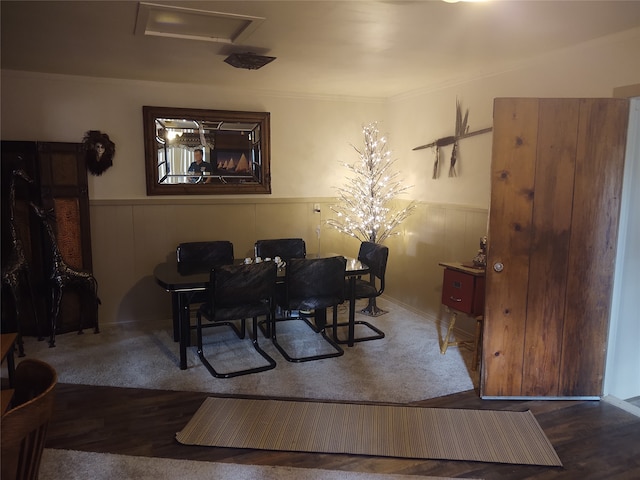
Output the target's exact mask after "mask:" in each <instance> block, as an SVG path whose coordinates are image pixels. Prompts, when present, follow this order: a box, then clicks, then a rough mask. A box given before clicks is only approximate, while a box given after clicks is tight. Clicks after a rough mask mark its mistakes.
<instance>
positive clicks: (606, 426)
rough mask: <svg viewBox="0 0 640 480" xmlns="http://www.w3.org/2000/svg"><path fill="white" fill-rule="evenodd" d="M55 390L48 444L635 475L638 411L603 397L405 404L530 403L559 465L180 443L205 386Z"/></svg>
mask: <svg viewBox="0 0 640 480" xmlns="http://www.w3.org/2000/svg"><path fill="white" fill-rule="evenodd" d="M56 395H57V397H56V410H55V412H54V416H53V420H52V422H51V425H50V427H49V432H48V435H47V444H46V446H47V447H48V448H63V449H73V450H83V451H89V452H109V453H119V454H125V455H139V456H150V457H165V458H174V459H191V460H201V461H215V462H229V463H239V464H251V465H281V466H292V467H299V468H322V469H329V470H343V471H356V472H374V473H387V474H404V475H433V476H449V477H459V478H482V479H486V480H493V479H495V480H498V479H500V480H515V479H554V480H556V479H608V480H610V479H625V480H626V479H629V480H630V479H638V478H640V418H638V417H636V416H634V415H631V414H630V413H627V412H625V411H623V410H621V409H619V408H617V407H614V406H613V405H610V404H607V403H605V402H587V401H545V402H543V401H497V400H492V401H487V400H485V401H483V400H481V399H480V398H479V397H478V395H477V393H476V392H473V391H469V392H464V393H459V394H455V395H450V396H447V397H440V398H435V399H430V400H424V401H421V402H416V403H413V404H412V405H419V406H424V407H446V408H475V409H493V410H517V411H523V410H527V409H530V410H531V411H532V412H533V413H534V415H535V416H536V418H537V420H538V422H539V423H540V425H541V426H542V428H543V430H544V431H545V433H546V434H547V436H548V438H549V440H550V441H551V443H552V444H553V446H554V447H555V448H556V451H557V453H558V455H559V457H560V459H561V460H562V462H563V464H564V467H562V468H558V467H537V466H518V465H501V464H489V463H479V462H454V461H437V460H410V459H398V458H378V457H367V456H357V455H341V454H310V453H291V452H268V451H259V450H241V449H230V448H210V447H193V446H184V445H181V444H179V443H178V442H177V441H176V440H175V433H176V432H178V431H179V430H181V429H182V428H183V427H184V426H185V424H186V423H187V422H188V421H189V419H190V418H191V416H192V415H193V414H194V413H195V412H196V410H197V409H198V407H199V406H200V405H201V403H202V402H203V401H204V399H205V398H206V397H207V396H210V394H208V393H194V392H175V391H166V390H146V389H133V388H113V387H94V386H86V385H69V384H59V385H58V387H57V394H56ZM256 398H259V397H256Z"/></svg>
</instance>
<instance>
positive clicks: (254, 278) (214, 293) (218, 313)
mask: <svg viewBox="0 0 640 480" xmlns="http://www.w3.org/2000/svg"><path fill="white" fill-rule="evenodd" d="M276 277H277V266H276V264H275V263H274V262H262V263H253V264H248V265H246V264H242V265H221V266H218V267H213V269H212V270H211V277H210V278H211V281H210V284H209V288H208V290H207V296H208V300H207V301H206V302H205V303H203V304H202V305H201V306H200V308H199V309H198V312H197V314H196V331H197V342H198V343H197V345H198V356H199V357H200V360H201V361H202V363H203V365H204V366H205V367H206V368H207V370H209V372H210V373H211V374H212V375H213V376H214V377H217V378H231V377H237V376H240V375H247V374H249V373H257V372H263V371H265V370H271V369H272V368H275V366H276V362H275V361H274V360H273V359H272V358H271V357H270V356H269V355H268V354H267V353H266V352H265V351H264V350H262V348H260V345H259V344H258V317H261V316H265V317H266V321H267V322H270V321H271V319H272V318H273V317H274V315H275V311H274V310H275V309H274V291H275V285H276ZM247 318H253V330H252V332H251V342H252V344H253V348H254V349H255V350H256V351H257V352H258V353H259V354H260V355H261V356H262V357H263V358H264V359H265V360H266V361H267V364H266V365H262V366H259V367H252V368H245V369H242V370H236V371H232V372H228V373H221V372H219V371H218V370H216V369H215V368H214V367H213V366H212V365H211V363H210V362H209V361H208V360H207V358H206V357H205V354H204V346H203V340H202V329H203V328H207V327H217V326H221V325H227V326H229V327H231V328H232V330H233V331H234V332H235V333H236V335H237V336H238V338H240V339H243V338H245V333H246V322H245V321H246V319H247ZM203 319H204V320H208V321H209V322H210V323H208V324H205V325H203V322H202V320H203ZM238 320H239V321H240V328H238V327H237V326H236V324H235V323H234V322H236V321H238Z"/></svg>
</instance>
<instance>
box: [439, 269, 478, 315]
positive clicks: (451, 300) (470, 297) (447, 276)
mask: <svg viewBox="0 0 640 480" xmlns="http://www.w3.org/2000/svg"><path fill="white" fill-rule="evenodd" d="M443 282H444V283H443V285H442V303H443V304H444V305H446V306H447V307H450V308H453V309H454V310H458V311H460V312H463V313H468V314H472V313H473V306H474V305H473V303H474V293H475V277H474V276H473V275H469V274H466V273H462V272H457V271H455V270H450V269H448V268H447V269H445V270H444V280H443Z"/></svg>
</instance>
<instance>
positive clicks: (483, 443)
mask: <svg viewBox="0 0 640 480" xmlns="http://www.w3.org/2000/svg"><path fill="white" fill-rule="evenodd" d="M176 439H177V440H178V442H180V443H182V444H185V445H200V446H215V447H232V448H252V449H261V450H282V451H296V452H314V453H348V454H359V455H374V456H385V457H402V458H420V459H440V460H469V461H478V462H495V463H511V464H520V465H545V466H562V462H561V461H560V459H559V458H558V455H557V454H556V452H555V450H554V449H553V446H552V445H551V443H550V442H549V440H548V439H547V437H546V435H545V434H544V432H543V431H542V429H541V428H540V425H539V424H538V422H537V421H536V419H535V417H534V416H533V414H532V413H531V412H530V411H526V412H509V411H493V410H463V409H445V408H420V407H404V406H389V405H358V404H348V403H322V402H296V401H282V400H256V399H238V398H215V397H209V398H207V399H206V400H205V401H204V403H203V404H202V405H201V406H200V408H199V409H198V411H197V412H196V414H195V415H194V416H193V418H192V419H191V420H190V421H189V423H188V424H187V425H186V426H185V428H184V429H183V430H182V431H180V432H178V433H177V434H176Z"/></svg>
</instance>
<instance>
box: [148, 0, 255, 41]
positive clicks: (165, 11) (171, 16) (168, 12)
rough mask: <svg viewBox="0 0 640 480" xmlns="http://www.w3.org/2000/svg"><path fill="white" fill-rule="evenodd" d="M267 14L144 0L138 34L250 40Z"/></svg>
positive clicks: (196, 38) (219, 39) (215, 39)
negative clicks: (248, 13)
mask: <svg viewBox="0 0 640 480" xmlns="http://www.w3.org/2000/svg"><path fill="white" fill-rule="evenodd" d="M264 20H265V19H264V18H261V17H251V16H247V15H237V14H233V13H222V12H212V11H209V10H197V9H193V8H184V7H178V6H173V5H158V4H156V3H147V2H140V3H139V4H138V16H137V18H136V34H137V35H152V36H158V37H171V38H183V39H187V40H201V41H207V42H218V43H226V44H237V43H239V42H241V41H244V40H246V39H247V38H248V37H249V36H250V35H251V34H252V33H253V32H254V31H255V30H256V29H257V28H258V27H259V26H260V25H261V24H262V22H264Z"/></svg>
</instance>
